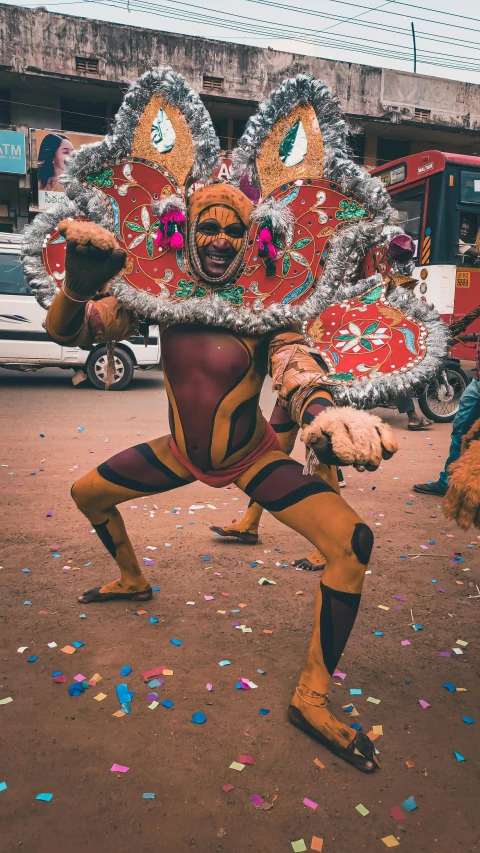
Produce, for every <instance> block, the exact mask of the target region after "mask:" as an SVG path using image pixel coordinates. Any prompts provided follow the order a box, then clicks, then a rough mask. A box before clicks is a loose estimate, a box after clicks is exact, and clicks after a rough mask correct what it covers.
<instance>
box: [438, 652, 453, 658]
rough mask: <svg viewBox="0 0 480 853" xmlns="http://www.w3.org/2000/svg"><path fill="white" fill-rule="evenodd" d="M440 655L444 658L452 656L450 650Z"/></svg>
mask: <svg viewBox="0 0 480 853" xmlns="http://www.w3.org/2000/svg"><path fill="white" fill-rule="evenodd" d="M440 657H442V658H451V657H452V655H451V653H450V652H440Z"/></svg>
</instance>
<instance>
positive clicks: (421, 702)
mask: <svg viewBox="0 0 480 853" xmlns="http://www.w3.org/2000/svg"><path fill="white" fill-rule="evenodd" d="M418 701H419V703H420V705H421V706H422V708H430V703H429V702H425V699H419V700H418Z"/></svg>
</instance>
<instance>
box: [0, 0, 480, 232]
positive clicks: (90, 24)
mask: <svg viewBox="0 0 480 853" xmlns="http://www.w3.org/2000/svg"><path fill="white" fill-rule="evenodd" d="M158 23H159V25H161V20H159V22H158ZM165 64H169V65H172V66H173V67H174V68H175V69H177V70H178V71H180V72H181V73H182V74H184V75H185V77H186V78H187V80H188V82H189V83H190V84H191V85H192V86H193V88H195V89H196V90H197V91H198V92H199V93H200V95H201V97H202V99H203V101H204V103H205V105H206V107H207V109H208V110H209V112H210V114H211V116H212V119H213V122H214V124H215V126H216V129H217V132H218V134H219V136H220V137H221V141H222V145H223V147H224V148H225V149H226V150H228V149H230V148H232V146H234V144H235V140H236V139H238V137H239V136H240V135H241V133H242V131H243V128H244V126H245V122H246V120H247V119H248V117H249V116H250V115H251V114H252V113H253V112H255V110H256V107H257V104H258V103H259V101H261V100H262V99H263V98H264V97H265V96H266V95H268V93H269V92H270V90H271V89H272V88H274V87H275V86H277V85H278V84H279V83H280V82H281V81H282V80H283V79H284V78H285V77H288V76H292V75H294V74H297V73H300V72H308V73H312V74H314V75H315V76H316V77H318V78H320V79H321V80H323V81H325V82H326V83H327V84H328V85H329V86H330V87H331V88H332V89H333V91H334V92H335V93H336V94H337V95H338V97H339V98H340V100H341V103H342V105H343V108H344V110H345V113H346V115H347V116H348V118H349V119H350V121H351V123H352V124H353V125H354V126H356V127H357V128H358V130H359V132H358V134H357V135H356V136H354V137H353V138H352V147H353V150H354V152H355V156H356V158H357V160H358V161H359V162H360V163H363V164H364V165H365V166H366V167H367V168H372V167H374V166H375V165H379V164H381V163H383V162H388V161H389V160H392V159H395V158H397V157H403V156H406V155H407V154H410V153H416V152H419V151H425V150H427V149H430V148H437V149H441V150H443V151H449V152H454V153H464V154H478V155H479V156H480V86H477V85H474V84H470V83H460V82H457V81H453V80H441V79H438V78H434V77H426V76H423V75H420V74H409V73H405V72H399V71H391V70H388V69H384V68H376V67H373V66H366V65H357V64H351V63H348V62H337V61H333V60H326V59H320V58H317V57H311V56H301V55H298V54H292V53H283V52H281V51H274V50H270V49H263V48H258V47H251V46H248V45H240V44H232V43H230V42H221V41H214V40H210V39H203V38H194V37H190V36H183V35H177V34H171V33H164V32H161V31H156V30H149V29H148V30H147V29H141V28H138V27H127V26H124V25H118V24H111V23H106V22H103V21H96V20H90V19H86V18H80V17H73V16H65V15H59V14H56V13H52V12H47V11H46V10H45V9H43V8H37V9H25V8H21V7H18V6H6V5H1V4H0V230H3V231H11V230H20V229H21V228H22V227H23V226H24V225H25V223H26V222H28V221H29V219H31V218H32V217H33V216H34V215H35V213H36V212H37V211H38V209H39V204H40V206H44V204H45V197H46V198H47V200H48V199H49V196H48V187H49V186H51V183H50V185H47V184H46V183H45V186H44V187H43V190H42V188H41V187H39V184H38V181H37V178H38V175H37V163H38V154H39V150H38V149H39V148H40V144H41V140H42V139H43V137H44V136H45V135H46V134H45V133H42V131H45V130H53V131H57V134H58V132H62V133H64V134H68V136H69V138H70V141H71V142H72V144H73V146H74V147H77V145H78V144H81V143H82V142H85V141H87V139H86V138H85V134H93V135H94V136H95V135H96V136H97V137H98V136H99V135H103V134H104V133H105V132H106V130H107V128H108V125H109V123H110V121H111V119H112V118H113V116H114V115H115V112H116V110H117V108H118V106H119V104H120V102H121V100H122V94H123V92H124V90H125V88H126V85H127V84H128V82H129V81H131V80H134V79H135V78H136V77H137V76H139V75H140V74H141V73H142V72H144V71H145V70H146V69H147V68H149V67H150V66H151V65H165ZM12 132H13V133H14V134H15V133H16V134H18V136H12V135H11V134H12ZM8 134H10V135H8ZM75 134H79V136H75ZM57 138H58V136H57ZM22 139H23V140H24V145H25V172H24V173H21V169H22V165H21V160H22V157H21V151H20V148H21V142H22ZM12 145H13V148H12V147H11V146H12ZM9 146H10V147H9ZM19 146H20V147H19ZM12 151H13V152H16V155H17V156H15V157H14V158H13V161H14V163H13V166H12V158H11V157H10V156H9V155H10V154H11V153H12ZM12 169H13V171H12ZM39 190H40V192H39ZM44 191H45V192H46V196H43V195H41V193H42V192H44Z"/></svg>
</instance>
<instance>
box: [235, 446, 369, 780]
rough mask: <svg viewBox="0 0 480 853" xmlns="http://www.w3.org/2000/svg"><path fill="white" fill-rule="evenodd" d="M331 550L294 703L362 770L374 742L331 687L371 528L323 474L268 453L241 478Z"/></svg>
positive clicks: (308, 725)
mask: <svg viewBox="0 0 480 853" xmlns="http://www.w3.org/2000/svg"><path fill="white" fill-rule="evenodd" d="M237 485H238V486H239V487H240V488H241V489H243V490H244V491H245V492H246V493H247V494H248V495H249V496H250V497H251V498H252V499H254V500H256V501H258V502H259V503H260V504H261V505H262V506H263V507H264V508H265V509H268V511H269V512H271V513H272V514H273V515H274V516H275V517H276V518H278V519H279V521H282V522H283V523H284V524H286V525H287V526H288V527H290V528H291V529H293V530H296V531H297V533H300V534H301V535H302V536H305V538H306V539H308V540H310V542H311V543H312V544H313V545H314V546H316V547H317V548H318V549H319V550H320V551H321V552H322V553H323V554H325V556H326V565H325V570H324V575H323V578H322V581H321V583H320V587H319V590H318V593H317V599H316V604H315V619H314V626H313V632H312V637H311V640H310V646H309V650H308V654H307V660H306V662H305V666H304V668H303V672H302V675H301V677H300V681H299V684H298V687H297V689H296V691H295V695H294V697H293V699H292V701H291V703H290V706H289V718H290V720H291V722H293V723H294V724H295V725H297V726H299V727H300V728H302V729H304V730H305V731H306V732H307V733H308V734H310V735H313V736H314V737H315V738H316V739H317V740H319V741H320V742H321V743H323V744H324V745H325V746H327V747H328V748H329V749H330V750H331V751H332V752H334V753H336V754H337V755H339V756H340V757H341V758H344V759H345V760H346V761H348V762H349V763H351V764H353V765H354V766H356V767H357V768H358V769H359V770H362V771H363V772H366V773H371V772H372V771H373V770H374V769H375V767H376V766H377V762H376V759H375V755H374V749H373V744H372V743H371V741H370V740H369V739H368V738H367V737H366V735H364V734H362V733H361V732H358V733H357V732H356V731H355V730H354V729H351V728H350V727H349V726H348V725H347V724H345V723H342V722H341V721H340V720H338V719H337V718H336V717H335V716H334V715H333V714H332V713H331V712H330V710H329V708H328V698H327V697H328V687H329V683H330V679H331V676H332V675H333V672H334V670H335V667H336V666H337V664H338V661H339V660H340V656H341V654H342V652H343V650H344V648H345V645H346V643H347V640H348V637H349V635H350V632H351V630H352V628H353V625H354V622H355V618H356V615H357V611H358V607H359V604H360V594H361V590H362V585H363V579H364V575H365V571H366V569H367V566H368V560H369V557H370V553H371V549H372V545H373V534H372V532H371V530H370V528H368V527H367V526H366V525H365V524H363V523H362V521H361V519H360V518H359V517H358V516H357V514H356V513H355V512H354V511H353V510H352V509H351V507H349V506H348V504H347V503H345V501H344V500H343V499H342V498H341V497H340V496H339V495H337V494H336V492H335V490H334V489H333V487H332V486H331V485H329V484H328V483H327V482H326V481H325V480H323V479H321V478H320V477H318V476H316V475H311V476H305V475H304V474H303V472H302V468H301V466H300V465H299V464H298V463H297V462H294V461H293V460H291V459H289V458H288V457H287V456H285V455H284V454H282V453H278V452H274V453H269V454H267V456H265V457H264V458H263V459H262V460H261V461H260V462H258V463H256V464H255V465H253V466H252V468H250V470H249V471H247V473H246V474H244V475H243V477H241V478H240V480H239V481H238V484H237Z"/></svg>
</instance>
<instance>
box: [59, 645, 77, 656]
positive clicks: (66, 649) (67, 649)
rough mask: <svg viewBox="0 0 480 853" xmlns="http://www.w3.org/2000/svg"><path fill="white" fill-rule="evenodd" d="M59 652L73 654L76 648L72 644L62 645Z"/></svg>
mask: <svg viewBox="0 0 480 853" xmlns="http://www.w3.org/2000/svg"><path fill="white" fill-rule="evenodd" d="M60 651H61V652H65V654H66V655H74V654H75V652H76V649H74V647H73V646H64V647H63V649H60Z"/></svg>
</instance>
